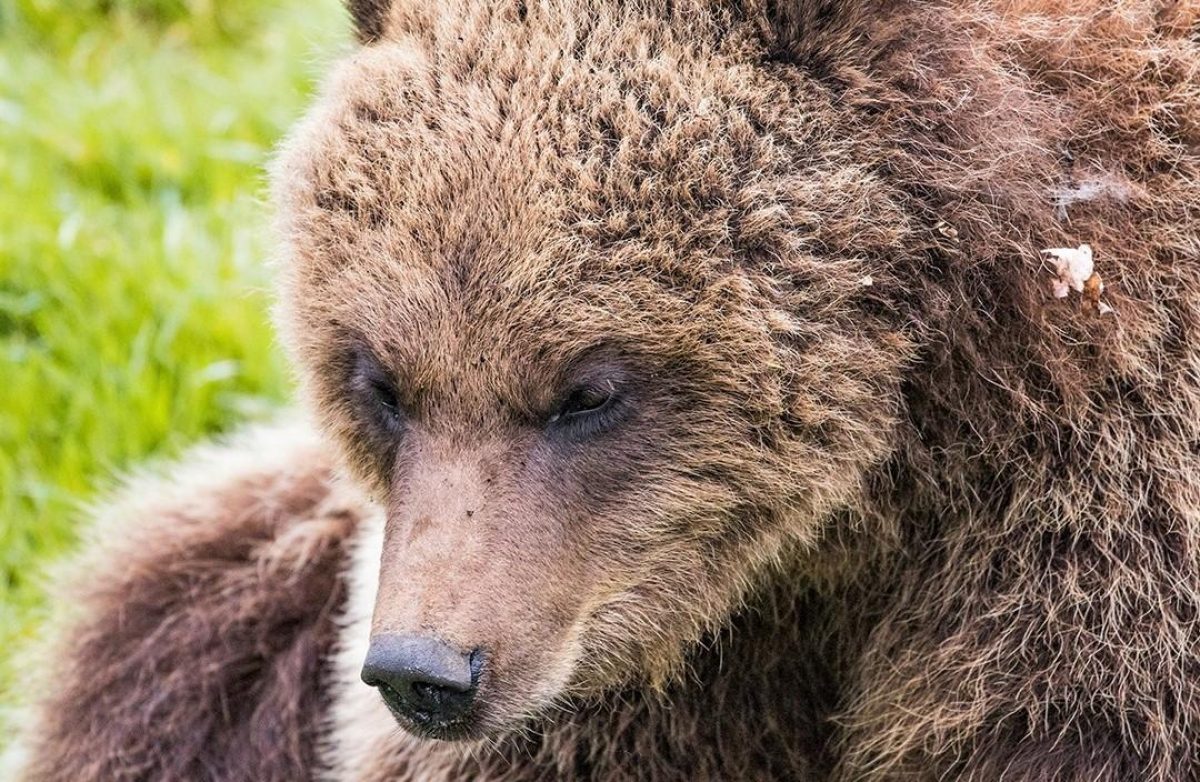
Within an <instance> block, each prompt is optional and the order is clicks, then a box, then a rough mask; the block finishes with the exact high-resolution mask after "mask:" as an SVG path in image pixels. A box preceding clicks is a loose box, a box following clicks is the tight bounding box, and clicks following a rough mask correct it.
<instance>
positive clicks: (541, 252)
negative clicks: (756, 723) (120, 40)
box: [274, 6, 912, 738]
mask: <svg viewBox="0 0 1200 782" xmlns="http://www.w3.org/2000/svg"><path fill="white" fill-rule="evenodd" d="M521 8H522V9H523V10H520V12H518V10H514V9H506V10H505V11H504V12H501V11H497V10H494V9H492V10H488V9H474V10H471V9H462V8H460V9H457V11H456V14H457V15H456V18H455V19H453V20H439V19H436V18H435V19H433V20H432V21H428V20H427V21H428V24H427V25H426V26H425V27H424V28H422V29H421V32H420V34H416V33H414V34H411V35H410V34H406V33H402V32H396V33H393V34H391V35H385V36H382V37H381V38H380V39H379V40H377V41H375V42H374V43H372V44H371V45H370V46H367V47H365V48H362V49H360V50H358V51H357V52H355V53H354V54H353V55H352V56H350V57H349V58H348V59H347V60H346V61H345V62H343V63H342V64H341V65H340V67H339V68H338V69H337V70H336V72H335V74H334V76H333V78H332V79H331V81H330V83H329V84H328V85H327V86H326V88H325V91H324V97H323V99H322V100H321V101H320V103H319V104H318V105H317V107H316V108H315V109H314V111H313V112H312V114H311V115H310V117H309V118H308V119H307V120H306V121H305V122H304V123H302V125H301V126H300V128H299V130H298V131H297V132H296V133H294V134H293V137H292V138H291V139H290V141H289V142H288V144H287V145H286V148H285V149H284V151H283V153H282V154H281V156H280V159H279V161H278V162H277V165H276V170H275V173H274V179H275V193H276V200H277V204H278V207H279V212H280V215H281V233H282V239H283V246H284V247H285V257H284V259H283V288H282V292H281V307H280V320H281V323H282V326H283V332H284V334H285V337H286V339H287V341H288V343H289V346H290V348H291V350H292V352H293V355H294V357H295V360H296V362H297V363H298V365H299V367H300V369H301V373H302V376H303V379H304V383H305V388H306V389H307V393H308V396H309V398H310V399H311V401H312V403H313V404H314V406H315V408H316V410H317V412H318V416H319V418H320V420H321V421H322V423H323V425H324V427H325V428H326V430H327V431H328V432H329V433H330V434H331V435H332V437H333V438H334V440H335V441H336V442H337V443H338V444H339V445H340V447H341V449H342V451H343V453H344V455H345V457H346V462H347V464H348V466H349V469H350V471H351V473H352V474H353V476H354V477H355V478H356V479H357V480H358V481H359V482H361V483H362V484H363V485H364V486H366V487H367V488H368V489H370V490H371V492H372V493H373V495H374V497H375V498H376V499H377V500H378V502H379V503H380V504H381V505H383V506H384V507H385V508H386V511H387V527H386V531H385V543H384V553H383V561H382V563H381V570H380V577H379V592H378V600H377V604H376V607H375V612H374V620H373V630H372V632H373V634H374V635H376V636H381V637H382V636H385V635H411V634H425V635H427V636H430V637H434V638H437V639H439V640H440V641H441V642H442V643H444V644H445V645H447V646H448V647H449V648H453V649H456V650H458V651H460V652H462V653H463V654H470V655H471V659H472V666H473V667H472V682H471V686H472V690H473V698H474V700H473V703H472V706H471V709H470V711H469V713H468V714H466V715H465V716H464V717H462V718H461V719H456V720H454V721H452V722H446V723H439V724H429V723H427V722H423V721H422V720H419V719H413V718H411V717H410V716H409V717H406V715H404V714H402V713H399V712H398V713H397V716H398V718H399V719H400V721H401V724H402V725H404V726H405V727H407V728H409V729H411V730H413V731H415V732H418V733H420V734H422V735H428V736H433V737H438V738H463V737H478V736H484V735H491V734H496V733H499V732H501V731H505V730H509V729H511V728H513V727H514V726H515V725H517V724H518V723H519V722H520V721H521V720H522V719H524V718H527V717H529V716H531V715H536V714H539V713H541V712H543V711H545V710H546V709H547V708H549V707H550V706H551V705H553V704H554V703H555V702H556V701H559V700H561V699H564V698H569V697H572V696H587V695H589V694H594V693H596V692H598V691H600V690H603V689H605V688H611V687H615V686H620V685H622V684H626V683H629V682H633V681H638V682H643V683H646V682H648V683H650V684H661V683H662V682H663V681H664V680H665V679H666V678H667V677H668V676H669V675H670V674H671V673H672V672H673V671H675V670H677V669H678V667H679V666H680V664H681V663H682V662H683V661H684V660H685V657H686V653H687V650H688V648H689V645H690V644H692V643H694V642H695V641H696V640H698V639H699V638H700V637H701V636H702V634H703V633H704V632H705V631H706V630H709V629H711V628H713V627H714V626H716V625H718V624H719V623H720V622H721V621H722V620H723V619H725V618H726V617H727V616H728V615H729V613H730V612H731V611H732V610H733V609H734V608H735V607H737V606H738V605H739V603H740V601H742V600H743V598H744V597H745V596H746V594H747V593H748V591H749V590H750V589H752V587H753V585H754V583H755V581H756V579H757V578H758V577H759V576H760V574H762V573H763V572H764V569H765V568H766V567H767V566H769V565H770V564H771V563H772V562H775V561H777V560H778V559H779V558H780V557H781V556H782V555H784V553H785V552H789V551H794V550H796V549H798V548H803V547H812V546H817V545H819V538H820V536H821V534H822V531H823V530H824V528H825V526H826V525H827V521H828V519H829V518H830V516H831V514H832V513H833V511H834V510H837V509H843V508H846V507H849V506H852V505H853V504H854V502H855V499H856V497H857V496H858V494H859V492H860V484H861V482H862V476H863V473H864V471H865V470H867V469H868V468H869V467H871V466H872V465H874V464H876V463H878V462H879V461H880V460H881V459H883V458H884V457H885V456H886V455H887V454H888V452H889V450H890V448H891V446H892V442H893V429H894V428H895V425H896V424H895V422H896V420H897V418H898V409H899V406H900V399H899V397H900V395H899V384H900V374H901V370H902V368H903V367H904V365H905V363H906V362H907V361H908V360H909V357H910V356H911V352H912V348H911V340H910V338H909V337H908V336H907V335H906V334H905V331H904V328H903V315H902V313H901V312H900V311H899V310H898V309H897V308H896V307H893V306H892V305H891V304H890V303H889V301H888V296H889V292H888V284H887V283H888V279H889V278H888V271H887V269H888V263H889V259H890V258H891V257H892V256H893V255H894V254H895V253H896V252H897V247H899V246H900V245H901V244H902V243H903V241H904V238H905V236H906V235H907V231H908V229H907V223H906V219H905V216H904V214H903V212H902V211H901V209H900V208H899V207H898V206H897V205H896V204H897V198H896V196H895V194H894V193H892V192H890V191H889V190H888V188H887V187H886V185H885V184H883V183H882V182H881V181H880V180H879V179H877V178H876V177H874V176H872V174H871V172H870V161H871V160H873V159H876V158H878V157H879V155H880V154H882V153H881V152H880V151H878V150H871V149H869V148H867V147H868V145H867V144H866V142H865V141H861V140H859V136H860V135H861V134H860V133H858V132H856V129H855V128H854V127H852V126H848V125H845V124H844V123H843V124H839V123H840V122H842V121H840V120H838V117H839V116H840V114H839V113H838V112H835V111H832V110H830V109H829V107H830V101H831V100H832V98H831V96H830V95H829V94H828V92H827V91H826V90H825V88H823V87H822V86H821V85H820V84H818V83H817V82H815V81H812V80H807V79H804V78H799V77H797V75H796V73H795V72H794V71H787V72H784V71H781V72H779V73H775V72H773V71H771V70H769V69H764V68H762V67H760V66H759V65H758V64H756V63H757V62H758V61H760V60H761V58H762V52H761V51H760V50H759V49H758V48H756V47H757V46H758V45H757V44H756V43H754V41H755V39H754V37H753V35H751V34H750V32H748V31H742V33H739V34H735V35H724V36H722V37H721V38H720V39H719V40H718V39H717V38H716V37H714V34H713V33H711V32H705V29H706V28H704V26H703V25H699V26H698V27H696V28H694V29H690V28H688V27H687V26H685V25H681V24H680V23H679V22H678V20H675V21H674V22H672V23H668V20H664V19H658V18H655V17H654V16H653V15H651V14H650V13H649V12H647V11H644V10H637V9H629V10H627V11H624V12H622V13H625V14H628V15H631V16H629V17H628V18H624V17H622V16H621V15H620V14H616V13H614V14H613V18H611V19H607V20H606V21H605V22H604V23H603V25H604V26H601V22H599V21H595V20H594V26H592V27H591V28H589V29H587V30H582V29H578V28H577V27H573V25H572V20H574V21H578V20H579V19H581V18H586V16H585V15H580V14H578V13H576V14H574V15H570V14H567V13H566V11H564V10H562V9H559V13H558V15H556V12H555V10H554V8H553V7H543V8H539V9H524V7H523V6H522V7H521ZM429 13H433V14H436V12H433V11H430V12H429ZM473 14H474V16H473ZM735 29H736V28H735ZM864 161H867V162H866V163H864ZM867 275H870V282H871V283H872V284H864V277H866V276H867Z"/></svg>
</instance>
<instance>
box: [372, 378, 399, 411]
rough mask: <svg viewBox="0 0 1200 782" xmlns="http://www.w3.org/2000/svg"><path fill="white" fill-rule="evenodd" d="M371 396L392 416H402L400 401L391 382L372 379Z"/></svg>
mask: <svg viewBox="0 0 1200 782" xmlns="http://www.w3.org/2000/svg"><path fill="white" fill-rule="evenodd" d="M371 396H372V397H374V399H375V404H377V405H379V407H380V409H382V410H383V412H384V413H386V414H387V415H389V416H391V417H392V418H399V417H400V401H399V400H398V399H397V398H396V390H395V389H394V388H392V386H391V385H390V384H388V383H386V382H382V381H379V380H374V381H372V382H371Z"/></svg>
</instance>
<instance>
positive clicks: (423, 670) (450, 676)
mask: <svg viewBox="0 0 1200 782" xmlns="http://www.w3.org/2000/svg"><path fill="white" fill-rule="evenodd" d="M480 663H481V659H480V655H479V654H478V652H472V653H470V654H463V653H462V652H459V651H458V650H456V649H453V648H452V647H450V646H448V645H446V644H444V643H442V642H441V641H439V640H437V639H436V638H430V637H428V636H422V635H377V636H375V637H374V638H372V639H371V649H370V651H368V652H367V660H366V663H365V664H364V665H363V669H362V680H363V681H364V682H366V683H367V684H369V685H371V686H372V687H376V688H378V689H379V692H380V694H381V695H382V696H383V700H384V702H386V703H387V705H388V706H389V707H391V709H392V711H394V712H397V713H398V714H400V715H402V716H404V717H407V718H408V719H409V720H411V721H412V722H413V723H415V724H416V726H417V727H420V728H423V729H427V730H431V731H435V732H439V733H440V732H444V731H445V730H446V729H447V728H452V727H453V726H454V724H455V723H458V722H461V721H463V720H464V719H465V718H466V717H467V715H468V714H470V711H471V705H472V704H473V703H474V701H475V684H476V681H477V680H478V678H479V667H480Z"/></svg>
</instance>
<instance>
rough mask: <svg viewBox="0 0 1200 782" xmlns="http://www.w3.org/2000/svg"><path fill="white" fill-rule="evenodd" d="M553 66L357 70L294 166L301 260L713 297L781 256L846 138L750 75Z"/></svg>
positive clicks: (739, 70) (289, 174) (400, 58)
mask: <svg viewBox="0 0 1200 782" xmlns="http://www.w3.org/2000/svg"><path fill="white" fill-rule="evenodd" d="M543 54H544V56H540V57H539V56H528V57H523V58H518V59H515V60H511V59H510V60H507V61H505V63H504V64H503V65H496V64H494V63H493V64H492V66H491V67H484V66H483V65H479V66H478V67H474V68H472V69H470V70H469V71H467V72H466V73H458V74H457V75H455V73H454V69H452V68H448V67H445V66H443V65H442V64H441V61H442V60H444V59H448V58H450V55H449V54H447V53H445V52H439V54H438V56H436V57H435V56H432V55H429V54H427V53H425V52H424V51H423V50H422V49H421V48H419V47H417V46H416V45H409V44H405V43H402V42H397V43H388V44H385V45H379V46H376V47H371V48H368V49H364V50H361V51H360V52H358V53H357V54H356V55H354V56H353V57H351V58H350V59H349V60H348V61H347V62H345V63H343V64H342V66H341V67H340V68H339V69H338V72H337V75H336V76H335V77H334V79H333V80H332V82H331V83H330V84H329V85H328V86H327V89H326V90H325V97H324V99H323V100H322V102H321V103H320V105H319V108H318V109H317V110H316V111H315V112H314V113H313V115H311V116H310V119H309V121H308V122H307V123H305V124H304V126H303V127H302V129H301V131H300V132H299V133H297V134H296V136H295V137H294V138H293V139H292V142H291V144H290V145H289V147H288V148H287V149H285V152H284V155H283V158H282V164H281V165H280V166H278V167H277V172H276V173H277V176H276V186H277V188H278V190H281V191H283V195H284V198H283V199H282V202H283V203H282V206H283V209H284V211H285V213H287V214H285V218H287V217H290V222H291V227H292V228H293V229H294V230H292V231H291V232H290V236H289V239H290V241H291V242H292V243H293V244H295V245H298V249H299V250H300V251H301V252H299V253H298V254H297V257H296V260H297V261H298V262H299V263H301V264H310V265H314V266H318V267H320V269H321V271H322V275H321V276H323V277H328V276H330V273H334V272H336V271H338V269H339V268H340V267H344V266H358V267H370V266H372V265H374V264H383V268H379V269H374V270H373V273H374V274H376V275H385V274H391V275H402V274H408V273H411V269H409V268H405V267H413V266H423V267H426V268H427V269H429V270H430V271H433V272H436V273H437V274H439V275H441V276H446V277H450V278H456V279H458V280H460V281H462V280H468V279H470V278H472V277H478V278H482V279H484V280H486V281H487V282H488V283H489V284H495V283H499V282H502V281H504V280H507V279H511V278H513V277H518V278H519V277H522V276H531V275H535V276H537V277H539V278H541V279H547V278H557V279H559V280H562V281H570V282H574V281H578V280H580V279H582V278H584V277H586V278H590V279H591V280H594V281H608V282H619V281H621V280H622V279H624V275H623V274H622V272H623V270H625V269H627V268H629V267H630V265H631V263H634V264H636V265H637V266H638V268H640V269H643V270H646V271H647V272H649V276H652V277H653V276H657V277H659V278H660V279H661V280H662V281H664V282H668V283H670V284H671V285H673V286H676V287H684V288H693V289H699V288H703V287H705V286H707V285H710V284H712V283H714V282H716V281H719V280H720V279H721V278H722V277H723V276H724V275H725V274H726V273H728V271H729V270H730V268H731V266H735V265H740V266H744V265H745V264H746V262H747V261H748V260H752V258H751V256H753V255H755V253H756V252H758V253H759V254H760V255H761V254H764V253H762V252H761V251H763V250H766V254H769V252H770V251H771V250H772V249H780V248H778V247H776V248H772V247H771V244H772V242H773V241H774V242H776V243H780V242H784V241H786V237H785V236H784V234H786V233H787V232H788V230H789V229H790V228H793V227H794V226H790V225H789V221H788V219H786V218H787V215H785V214H784V210H783V209H781V208H780V206H779V204H780V200H781V199H780V195H781V191H783V190H786V189H787V188H788V187H790V185H788V184H787V183H786V182H785V181H784V180H786V179H788V178H789V177H794V175H795V172H796V169H797V165H798V163H801V164H802V163H803V160H804V159H805V158H807V157H811V158H812V159H813V160H821V159H822V154H821V151H820V150H817V149H809V150H805V151H802V152H800V153H799V154H797V150H798V149H799V148H800V147H803V146H805V145H806V143H808V142H812V141H814V140H817V137H818V136H820V135H822V134H825V135H828V128H822V127H820V125H819V123H817V122H816V121H808V122H807V123H806V120H805V115H804V113H803V112H796V111H790V112H787V111H784V110H783V108H782V107H784V106H788V105H789V104H794V103H795V102H796V98H795V96H791V97H790V98H788V99H787V100H785V95H784V88H783V87H782V86H781V85H780V84H776V83H775V82H773V81H772V80H771V79H769V78H766V77H764V75H763V73H762V72H761V69H757V70H752V69H749V68H748V67H743V66H741V65H738V64H737V63H735V62H730V63H725V64H720V63H714V62H707V63H705V64H704V65H703V66H700V65H697V64H687V63H681V62H678V61H675V60H672V59H671V58H668V57H666V55H659V56H658V58H657V59H655V58H651V59H650V60H647V61H645V62H639V63H635V64H632V65H631V64H629V63H624V64H622V65H620V66H618V65H616V64H612V63H602V62H597V61H595V60H587V59H582V60H581V59H576V58H575V57H573V56H571V55H570V53H567V52H563V51H557V50H555V51H550V52H545V53H543ZM749 82H755V83H756V84H755V85H753V86H751V85H749V84H748V83H749ZM805 124H808V125H810V126H811V127H810V128H809V129H808V130H804V129H803V126H804V125H805ZM784 128H786V132H783V129H784ZM775 130H778V131H779V132H774V131H775ZM806 136H811V138H805V137H806ZM813 146H816V147H819V146H821V144H815V145H813ZM825 157H828V156H825ZM279 169H282V170H279ZM771 214H774V216H775V218H774V219H773V220H772V219H771V217H770V215H771ZM772 234H774V235H772Z"/></svg>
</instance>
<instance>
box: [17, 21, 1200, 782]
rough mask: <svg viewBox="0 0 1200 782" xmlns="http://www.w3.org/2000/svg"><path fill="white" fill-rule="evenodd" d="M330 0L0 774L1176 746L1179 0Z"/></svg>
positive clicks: (944, 763) (832, 765)
mask: <svg viewBox="0 0 1200 782" xmlns="http://www.w3.org/2000/svg"><path fill="white" fill-rule="evenodd" d="M350 10H351V14H352V16H353V17H354V20H355V22H356V25H357V31H358V35H359V39H360V44H361V45H360V46H358V47H357V48H356V49H355V51H353V52H352V53H351V54H350V55H349V56H348V57H347V58H346V59H345V61H344V62H342V63H341V64H340V65H339V66H338V67H337V68H336V69H335V72H334V74H333V75H332V77H331V78H330V80H329V81H328V83H327V86H326V87H325V89H324V93H323V97H322V98H321V99H320V101H319V102H318V104H317V106H316V108H315V109H314V110H313V111H312V113H311V114H310V115H309V117H308V118H307V119H306V120H305V121H304V122H303V123H302V124H301V125H300V126H299V128H298V129H297V130H296V131H295V132H294V133H293V134H292V136H291V137H290V139H289V140H288V141H287V142H286V144H285V145H284V148H283V150H282V152H281V154H280V156H279V159H278V162H277V164H276V166H275V169H274V174H273V178H274V188H275V198H276V204H277V208H278V210H279V215H280V219H279V232H280V246H281V253H280V259H279V264H280V277H281V296H280V305H281V306H280V309H279V320H280V323H281V325H282V331H283V334H284V335H285V339H286V342H287V343H288V345H289V347H290V349H291V350H292V353H293V356H294V358H295V360H296V362H297V364H298V366H299V367H300V369H301V374H302V376H303V379H304V388H305V396H306V398H307V400H308V402H309V404H310V409H311V410H312V411H313V412H314V417H315V419H316V424H315V425H313V426H309V425H307V424H305V423H303V422H301V423H298V424H286V425H280V426H279V427H276V428H268V429H265V430H261V431H259V432H258V433H257V434H254V435H251V436H249V439H246V438H243V439H241V440H237V441H235V442H233V443H232V444H230V445H228V446H226V447H225V448H223V449H216V450H209V451H207V452H205V453H202V454H200V455H197V456H196V457H194V458H193V459H191V460H189V462H190V463H189V464H188V465H187V466H185V468H184V469H183V470H182V471H181V472H174V473H172V472H168V473H166V474H165V475H164V476H163V477H160V478H157V479H145V480H143V481H142V482H140V483H136V484H134V485H133V486H132V487H131V488H130V490H129V491H128V492H127V493H126V495H125V497H124V499H120V500H117V501H115V502H114V503H113V504H112V505H111V506H110V507H109V509H108V510H107V511H106V512H105V513H104V518H105V519H106V521H105V523H103V524H101V525H99V526H98V527H97V528H96V530H97V531H96V533H95V534H94V535H93V540H92V543H91V544H90V545H89V546H87V547H86V549H87V550H86V553H85V555H84V558H83V559H80V560H78V561H77V562H75V563H74V564H72V565H70V566H69V567H68V569H69V570H70V571H72V572H71V576H72V579H71V580H72V583H73V586H71V587H69V588H68V589H67V598H66V600H67V601H68V602H69V603H70V605H71V607H72V608H73V609H74V610H73V611H72V612H71V614H72V617H73V618H70V619H68V620H66V621H64V622H63V623H62V626H61V630H60V632H59V633H58V635H57V641H56V642H55V643H54V644H53V646H52V647H51V648H52V652H51V653H49V654H48V655H47V656H46V657H44V658H43V659H42V661H41V665H40V668H41V669H42V670H43V672H44V673H45V676H44V681H43V682H42V683H41V684H39V685H37V686H36V687H34V686H33V685H31V690H32V691H33V692H36V693H38V694H39V695H40V697H41V702H40V705H39V709H38V713H37V717H36V719H35V720H33V721H32V723H31V727H30V730H29V735H28V737H27V740H26V745H25V746H26V761H25V771H24V772H23V773H24V779H26V780H72V782H77V781H79V780H208V779H212V780H247V781H248V780H257V781H261V780H305V779H330V780H334V779H336V780H378V781H380V782H382V780H435V781H436V780H458V779H478V780H514V781H515V780H555V779H564V780H585V779H592V780H705V779H708V780H743V779H746V780H749V779H796V780H827V779H828V780H841V781H843V782H849V781H850V780H891V779H904V780H943V779H956V780H981V781H982V780H1000V779H1004V780H1077V781H1079V782H1083V781H1084V780H1086V781H1087V782H1093V781H1094V780H1157V781H1159V782H1166V781H1167V780H1195V779H1200V331H1193V329H1194V328H1195V329H1200V1H1198V0H1177V1H1176V2H1158V1H1153V2H1152V1H1151V0H1072V2H1069V3H1068V2H1065V1H1064V2H1052V0H941V1H940V2H918V1H917V0H673V2H651V1H650V0H595V1H594V2H584V1H583V0H495V1H494V2H493V1H488V2H480V1H478V0H453V1H451V0H447V1H446V2H439V3H428V2H424V0H393V1H392V2H389V1H388V0H352V1H351V3H350ZM1085 243H1086V244H1088V245H1090V247H1091V248H1092V256H1091V257H1090V258H1089V259H1086V263H1084V260H1081V258H1075V259H1074V260H1073V261H1072V262H1058V261H1055V259H1053V258H1050V257H1048V256H1046V255H1044V254H1043V253H1042V251H1043V250H1046V249H1049V248H1074V247H1076V246H1078V245H1082V244H1085ZM1063 255H1065V256H1067V258H1068V260H1070V254H1069V253H1064V254H1063ZM1077 255H1080V256H1082V255H1083V253H1082V251H1081V252H1079V253H1077ZM1056 275H1058V277H1056ZM1062 294H1065V295H1062ZM1193 343H1196V344H1193ZM318 430H319V432H320V434H316V433H315V432H316V431H318ZM343 474H344V475H345V479H342V478H339V477H338V476H340V475H343Z"/></svg>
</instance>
